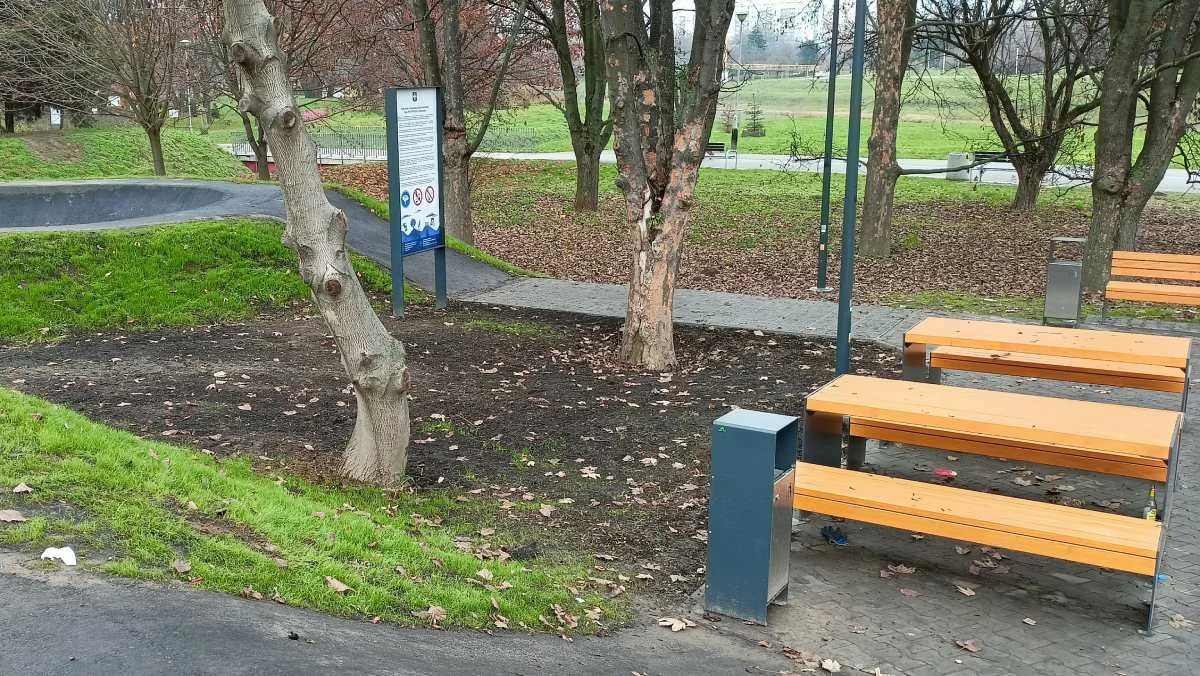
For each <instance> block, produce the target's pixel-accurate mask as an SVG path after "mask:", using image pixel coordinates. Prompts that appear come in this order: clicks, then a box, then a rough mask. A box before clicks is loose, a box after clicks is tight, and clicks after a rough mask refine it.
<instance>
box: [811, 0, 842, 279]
mask: <svg viewBox="0 0 1200 676" xmlns="http://www.w3.org/2000/svg"><path fill="white" fill-rule="evenodd" d="M839 14H841V8H840V7H839V3H838V0H833V26H832V29H833V37H832V39H831V40H830V43H829V82H828V91H827V92H826V101H825V158H824V166H823V170H824V171H823V172H822V175H821V230H820V238H819V241H818V243H817V286H816V290H817V291H822V292H827V291H833V288H832V287H830V286H829V193H830V187H831V183H832V181H833V110H834V97H835V95H836V92H837V71H838V63H837V61H838V15H839Z"/></svg>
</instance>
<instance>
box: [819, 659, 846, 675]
mask: <svg viewBox="0 0 1200 676" xmlns="http://www.w3.org/2000/svg"><path fill="white" fill-rule="evenodd" d="M821 668H822V669H824V670H825V671H827V672H829V673H831V674H836V673H838V672H839V671H841V670H842V665H841V664H838V661H837V660H831V659H824V660H821Z"/></svg>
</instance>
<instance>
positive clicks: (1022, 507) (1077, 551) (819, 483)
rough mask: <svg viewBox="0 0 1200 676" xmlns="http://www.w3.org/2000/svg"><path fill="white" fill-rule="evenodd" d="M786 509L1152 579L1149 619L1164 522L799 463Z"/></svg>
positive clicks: (1150, 620)
mask: <svg viewBox="0 0 1200 676" xmlns="http://www.w3.org/2000/svg"><path fill="white" fill-rule="evenodd" d="M792 502H793V507H794V508H795V509H798V510H802V511H806V512H815V513H818V514H825V515H828V516H834V517H839V518H843V519H852V520H854V521H862V522H866V523H872V524H876V525H880V526H888V527H891V528H899V529H901V530H904V531H908V532H916V533H926V534H929V535H937V536H941V537H946V538H951V539H955V540H962V541H965V542H973V543H978V544H983V545H989V546H992V547H1003V548H1005V549H1010V550H1015V551H1019V552H1026V553H1028V554H1036V555H1039V556H1046V557H1051V558H1056V559H1065V560H1068V561H1074V562H1076V563H1083V564H1088V565H1093V566H1099V567H1101V568H1110V569H1113V570H1120V571H1124V572H1129V573H1135V574H1137V575H1148V576H1153V579H1154V583H1153V586H1152V587H1151V593H1150V611H1149V613H1148V615H1147V620H1146V628H1147V630H1150V629H1152V628H1153V624H1154V606H1155V596H1156V595H1157V588H1158V573H1159V571H1160V570H1161V568H1162V564H1163V557H1164V553H1165V540H1166V538H1165V534H1166V529H1167V525H1166V521H1165V517H1164V521H1163V522H1156V521H1147V520H1145V519H1139V518H1136V517H1130V516H1122V515H1119V514H1111V513H1107V512H1097V511H1091V510H1086V509H1079V508H1076V507H1065V506H1062V505H1054V504H1049V503H1044V502H1036V501H1033V500H1022V499H1020V498H1013V497H1008V496H1003V495H994V494H990V493H981V492H978V491H969V490H964V489H961V488H953V487H950V486H941V485H937V484H927V483H922V482H917V481H908V480H905V479H896V478H891V477H885V476H879V475H875V474H866V473H863V472H854V471H851V470H846V469H841V468H837V467H825V466H822V465H816V464H811V463H800V464H798V465H797V467H796V479H795V487H794V489H793V494H792Z"/></svg>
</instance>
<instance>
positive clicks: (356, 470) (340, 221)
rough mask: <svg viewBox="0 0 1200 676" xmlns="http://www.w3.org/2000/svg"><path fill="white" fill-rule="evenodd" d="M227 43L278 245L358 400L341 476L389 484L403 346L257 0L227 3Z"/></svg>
mask: <svg viewBox="0 0 1200 676" xmlns="http://www.w3.org/2000/svg"><path fill="white" fill-rule="evenodd" d="M225 39H226V42H227V43H228V44H229V53H230V55H231V56H232V58H233V62H234V63H235V64H237V66H238V68H239V70H240V72H241V73H242V77H243V78H244V81H245V82H246V85H247V86H246V91H245V94H244V96H243V100H242V103H241V106H242V107H243V108H245V109H246V110H248V111H250V112H251V113H252V114H254V115H255V116H256V117H257V118H258V119H260V120H262V122H263V125H264V126H265V127H266V130H267V140H268V142H269V143H270V144H271V149H272V151H273V152H274V155H275V162H276V166H277V167H278V170H279V175H280V179H281V180H280V184H281V186H282V188H283V197H284V202H285V203H286V205H287V229H286V231H285V233H284V236H283V241H284V243H285V244H287V245H288V247H289V248H291V249H292V250H293V251H295V252H296V254H297V255H298V256H299V257H300V277H301V278H302V279H303V280H304V281H305V283H307V284H308V286H309V288H311V289H312V294H313V301H314V302H315V304H316V306H317V308H318V310H319V311H320V312H321V316H322V317H324V319H325V323H326V325H327V326H328V327H329V331H330V333H332V334H333V337H334V340H335V341H336V343H337V347H338V353H339V354H340V355H341V359H342V365H343V367H344V368H345V369H346V373H347V374H348V375H349V376H350V380H351V383H352V384H353V386H354V394H355V397H356V399H357V403H358V415H357V418H356V420H355V422H354V432H353V434H352V435H351V437H350V442H349V444H348V445H347V447H346V451H345V461H344V463H343V466H342V472H343V474H345V475H346V476H347V477H350V478H353V479H358V480H362V481H372V482H381V483H388V482H392V481H395V480H396V479H398V478H399V477H400V476H401V475H403V473H404V470H405V466H406V463H407V459H408V440H409V412H408V394H409V391H410V389H411V387H410V384H409V374H408V369H407V368H406V367H405V355H404V346H403V345H402V344H401V343H400V342H399V341H397V340H396V339H395V338H393V337H392V336H391V335H390V334H389V333H388V332H387V330H386V329H385V328H384V326H383V323H382V322H380V321H379V317H378V315H376V314H375V311H374V310H373V309H372V308H371V303H370V300H369V299H368V297H367V295H366V293H365V292H364V291H363V289H362V286H361V285H360V284H359V281H358V277H357V276H355V274H354V269H353V268H352V267H351V265H350V258H349V255H348V249H347V248H346V229H347V227H348V225H349V224H348V223H347V221H346V214H345V213H343V212H342V211H341V210H339V209H336V208H334V207H333V206H332V205H331V204H330V203H329V201H328V199H326V197H325V192H324V190H322V188H321V176H320V173H319V172H318V170H317V162H316V147H315V146H314V145H313V142H312V138H311V137H309V135H308V131H307V130H306V129H305V127H304V122H303V120H302V118H301V115H300V113H299V112H298V111H297V109H296V103H295V100H294V99H293V96H292V87H291V82H290V81H289V78H288V68H287V58H286V55H285V54H284V53H283V52H282V51H281V50H280V49H279V43H278V38H277V35H276V24H275V21H274V19H273V17H272V16H271V15H270V13H269V12H268V11H267V8H266V6H265V5H264V4H263V2H262V0H225Z"/></svg>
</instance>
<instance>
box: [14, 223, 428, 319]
mask: <svg viewBox="0 0 1200 676" xmlns="http://www.w3.org/2000/svg"><path fill="white" fill-rule="evenodd" d="M282 232H283V227H282V225H280V224H279V223H277V222H275V221H255V220H240V219H233V220H226V221H211V222H200V223H186V224H178V225H167V226H159V227H153V228H142V229H137V230H118V231H106V232H78V233H47V234H17V235H6V236H0V260H3V261H5V265H4V266H3V267H2V268H0V340H3V339H8V340H34V339H39V338H45V337H55V336H58V335H62V334H68V333H77V332H81V331H93V330H100V329H114V328H119V329H122V330H136V329H146V328H154V327H168V326H194V325H197V324H205V323H209V322H217V321H232V320H239V319H245V318H247V317H251V316H253V315H254V314H255V313H257V312H259V311H263V310H270V309H272V308H276V307H281V306H284V305H288V304H292V303H298V302H308V299H309V297H310V294H309V290H308V287H307V286H306V285H305V284H304V282H303V281H301V279H300V276H299V274H298V273H297V271H296V270H297V261H296V257H295V254H293V253H292V252H291V251H290V250H288V249H287V248H286V247H284V246H283V244H281V243H280V237H281V235H282ZM354 265H355V269H356V270H357V271H358V272H359V274H360V276H361V278H362V280H363V284H364V287H365V288H366V289H367V290H368V291H370V292H372V293H376V294H380V295H385V294H390V293H391V278H390V275H389V273H388V272H387V271H385V270H383V269H381V268H379V267H378V266H377V265H375V264H374V263H372V262H370V261H369V260H367V259H365V258H362V257H360V256H354ZM405 301H406V302H408V303H423V302H428V297H427V296H426V294H425V293H424V292H422V291H421V290H420V289H417V288H415V287H411V286H406V289H405Z"/></svg>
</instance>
